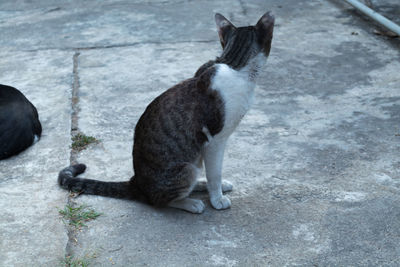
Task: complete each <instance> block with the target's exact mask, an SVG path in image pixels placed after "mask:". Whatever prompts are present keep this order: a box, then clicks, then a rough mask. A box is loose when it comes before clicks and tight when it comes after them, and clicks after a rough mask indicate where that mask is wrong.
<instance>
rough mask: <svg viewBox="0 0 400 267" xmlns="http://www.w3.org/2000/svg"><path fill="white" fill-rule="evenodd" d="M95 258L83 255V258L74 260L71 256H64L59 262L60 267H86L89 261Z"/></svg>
mask: <svg viewBox="0 0 400 267" xmlns="http://www.w3.org/2000/svg"><path fill="white" fill-rule="evenodd" d="M95 257H96V256H95V255H93V256H88V255H85V256H84V257H83V258H75V257H73V256H66V257H65V258H64V259H62V260H61V266H63V267H88V266H89V264H90V260H91V259H92V258H95Z"/></svg>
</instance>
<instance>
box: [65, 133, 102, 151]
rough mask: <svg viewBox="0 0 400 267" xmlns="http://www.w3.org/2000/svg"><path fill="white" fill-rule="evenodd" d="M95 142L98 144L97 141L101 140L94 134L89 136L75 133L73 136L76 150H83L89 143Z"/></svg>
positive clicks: (73, 147) (73, 144)
mask: <svg viewBox="0 0 400 267" xmlns="http://www.w3.org/2000/svg"><path fill="white" fill-rule="evenodd" d="M93 143H95V144H97V143H99V140H97V139H96V138H95V137H93V136H87V135H85V134H82V133H77V134H76V135H74V136H73V137H72V145H71V147H72V149H74V150H77V151H81V150H83V149H85V148H86V147H87V146H88V145H90V144H93Z"/></svg>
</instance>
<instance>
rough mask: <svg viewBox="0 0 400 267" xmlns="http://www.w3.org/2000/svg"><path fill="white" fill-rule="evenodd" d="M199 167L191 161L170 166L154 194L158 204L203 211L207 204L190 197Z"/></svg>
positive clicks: (153, 200) (192, 211) (189, 210)
mask: <svg viewBox="0 0 400 267" xmlns="http://www.w3.org/2000/svg"><path fill="white" fill-rule="evenodd" d="M198 174H199V168H198V167H197V166H196V165H194V164H191V163H180V164H176V165H175V166H174V167H172V168H170V169H169V170H168V171H167V172H166V175H165V177H164V178H163V179H162V180H160V182H159V183H158V185H157V187H158V189H157V190H156V191H157V192H156V193H154V194H153V196H152V202H153V203H154V204H156V205H158V206H164V205H165V204H166V205H167V206H168V207H172V208H177V209H182V210H185V211H188V212H191V213H202V212H203V211H204V208H205V205H204V203H203V201H201V200H199V199H192V198H188V196H189V194H190V193H191V192H192V191H193V188H194V187H195V185H196V182H197V181H196V180H197V176H198Z"/></svg>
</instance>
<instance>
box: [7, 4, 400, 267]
mask: <svg viewBox="0 0 400 267" xmlns="http://www.w3.org/2000/svg"><path fill="white" fill-rule="evenodd" d="M370 2H371V3H372V4H373V5H374V7H376V9H377V10H379V11H380V12H383V14H384V15H385V16H387V17H392V18H394V19H396V18H395V16H393V14H394V13H395V12H396V10H397V8H398V5H396V3H395V1H394V0H385V1H383V0H381V1H378V0H377V1H370ZM267 10H272V12H273V13H274V14H275V16H276V28H275V34H274V40H273V45H272V50H271V55H270V58H269V60H268V63H267V66H266V68H265V70H264V71H263V72H262V75H261V77H260V79H259V86H258V87H257V88H256V101H255V103H254V106H253V108H252V109H251V110H250V112H249V113H248V114H247V115H246V117H245V119H244V120H243V121H242V123H241V124H240V125H239V127H238V129H237V131H236V132H235V133H234V134H233V136H232V137H231V140H230V142H229V147H228V149H227V151H226V156H225V161H224V170H223V176H224V177H225V178H226V179H228V180H230V181H232V182H233V184H234V191H233V192H231V193H229V197H230V199H231V200H232V208H231V209H229V210H225V211H216V210H214V209H212V208H211V207H210V205H209V202H208V200H207V194H204V193H201V194H200V193H196V195H195V196H196V197H197V198H200V199H203V200H204V201H205V202H206V203H207V204H206V205H207V207H206V210H205V212H204V214H202V215H197V216H196V215H192V214H188V213H185V212H182V211H179V210H173V209H154V208H152V207H149V206H147V205H144V204H140V203H137V202H130V201H123V200H116V199H108V198H103V197H97V196H80V197H78V198H73V199H72V198H69V196H68V193H67V192H65V191H63V190H61V189H59V188H58V186H57V184H56V179H57V173H58V171H59V170H61V169H62V168H63V167H65V166H68V165H69V164H70V162H74V161H78V162H82V163H85V164H87V165H88V169H87V172H86V173H85V175H84V177H88V178H95V179H100V180H107V181H119V180H127V179H129V177H131V176H132V174H133V171H132V162H131V148H132V139H133V138H132V137H133V129H134V127H135V124H136V122H137V120H138V119H139V116H140V115H141V114H142V112H143V111H144V109H145V107H146V105H147V104H148V103H149V102H150V101H151V100H152V99H153V98H154V97H156V96H157V95H159V94H160V93H161V92H163V91H164V90H166V89H167V88H169V87H170V86H172V85H174V84H176V83H177V82H179V81H181V80H183V79H186V78H188V77H191V76H192V75H193V74H194V72H195V71H196V69H197V68H198V67H199V66H200V65H201V64H202V63H204V62H206V61H207V60H209V59H213V58H214V57H215V56H217V55H218V54H219V53H220V47H219V41H218V37H217V33H216V30H215V26H214V21H213V14H214V13H215V12H220V13H222V14H224V15H226V16H227V17H228V18H229V19H231V20H232V22H233V23H234V24H237V25H245V24H250V23H251V24H253V23H255V22H256V21H257V19H258V18H259V17H260V16H261V15H262V14H263V13H264V12H265V11H267ZM374 29H379V28H378V27H377V26H376V25H375V24H372V23H371V22H370V21H369V20H367V19H365V18H363V17H361V16H360V15H359V14H358V13H357V12H355V11H354V10H353V9H352V8H351V7H350V6H348V5H345V4H344V3H342V2H341V1H335V0H331V1H295V0H284V1H269V2H268V1H263V0H251V1H240V0H236V1H228V0H218V1H211V0H204V1H164V0H152V1H147V2H142V1H124V0H107V1H102V2H101V3H100V2H87V1H68V2H65V3H60V1H54V0H46V1H40V2H39V3H34V2H31V1H23V0H18V1H2V2H1V3H0V32H1V33H2V38H1V39H0V47H1V52H0V62H1V64H0V83H3V84H9V85H12V86H15V87H17V88H19V89H20V90H21V91H22V92H23V93H24V94H25V95H26V96H27V97H28V98H29V99H30V100H31V101H32V103H34V104H35V105H36V106H37V108H38V111H39V114H40V118H41V121H42V125H43V129H44V131H43V137H42V140H41V141H40V142H39V143H37V144H36V145H35V146H33V147H31V148H29V149H28V150H27V151H25V152H23V153H22V154H20V155H18V156H17V157H13V158H11V159H8V160H4V161H1V162H0V208H1V210H2V211H3V213H2V215H3V216H1V218H0V225H1V227H0V236H1V238H0V265H1V266H56V265H58V264H59V263H60V260H61V259H62V258H63V257H64V256H65V255H69V254H73V255H74V256H76V257H79V258H83V257H85V255H89V256H91V255H92V256H93V255H96V256H95V257H94V258H92V259H91V260H90V262H91V263H92V265H94V266H113V265H114V266H140V265H148V266H283V265H285V266H299V265H300V266H310V265H316V266H319V265H322V266H326V265H334V266H336V265H338V266H349V265H350V266H381V265H385V266H398V265H399V264H400V256H399V255H400V251H399V247H398V244H399V242H400V238H399V237H400V230H399V229H400V208H399V207H400V205H399V204H400V197H399V193H400V191H399V190H400V172H399V170H400V169H399V167H400V161H399V151H400V145H399V143H400V137H399V134H400V129H399V121H400V115H399V114H400V90H399V89H400V79H399V73H400V64H399V59H400V53H399V48H400V45H399V40H398V39H391V38H389V37H386V36H379V35H375V34H374ZM76 131H81V132H83V133H85V134H87V135H91V136H94V137H96V138H97V139H100V140H101V142H100V143H99V144H96V145H91V146H90V147H89V148H88V149H86V150H83V151H81V152H79V153H77V152H74V151H71V148H70V145H71V140H70V138H71V134H74V133H75V132H76ZM68 202H76V203H77V204H87V205H90V206H92V207H93V208H94V209H95V210H96V211H98V212H102V213H103V215H102V216H100V217H99V218H97V219H96V220H94V221H91V222H89V223H88V227H87V228H83V229H82V231H78V232H74V233H72V232H71V230H69V229H68V228H67V227H66V226H65V225H64V224H63V223H62V222H61V220H60V218H59V215H58V208H62V207H63V206H64V205H65V204H66V203H68ZM75 239H76V240H75Z"/></svg>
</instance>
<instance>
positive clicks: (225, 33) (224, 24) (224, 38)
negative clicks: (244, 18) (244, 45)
mask: <svg viewBox="0 0 400 267" xmlns="http://www.w3.org/2000/svg"><path fill="white" fill-rule="evenodd" d="M215 23H216V24H217V29H218V35H219V40H220V42H221V45H222V48H224V47H225V45H226V44H227V42H228V38H229V36H230V33H232V32H233V31H234V30H235V29H236V28H235V26H233V24H232V23H231V22H230V21H229V20H227V19H226V18H225V17H224V16H222V15H221V14H219V13H217V14H215Z"/></svg>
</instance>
